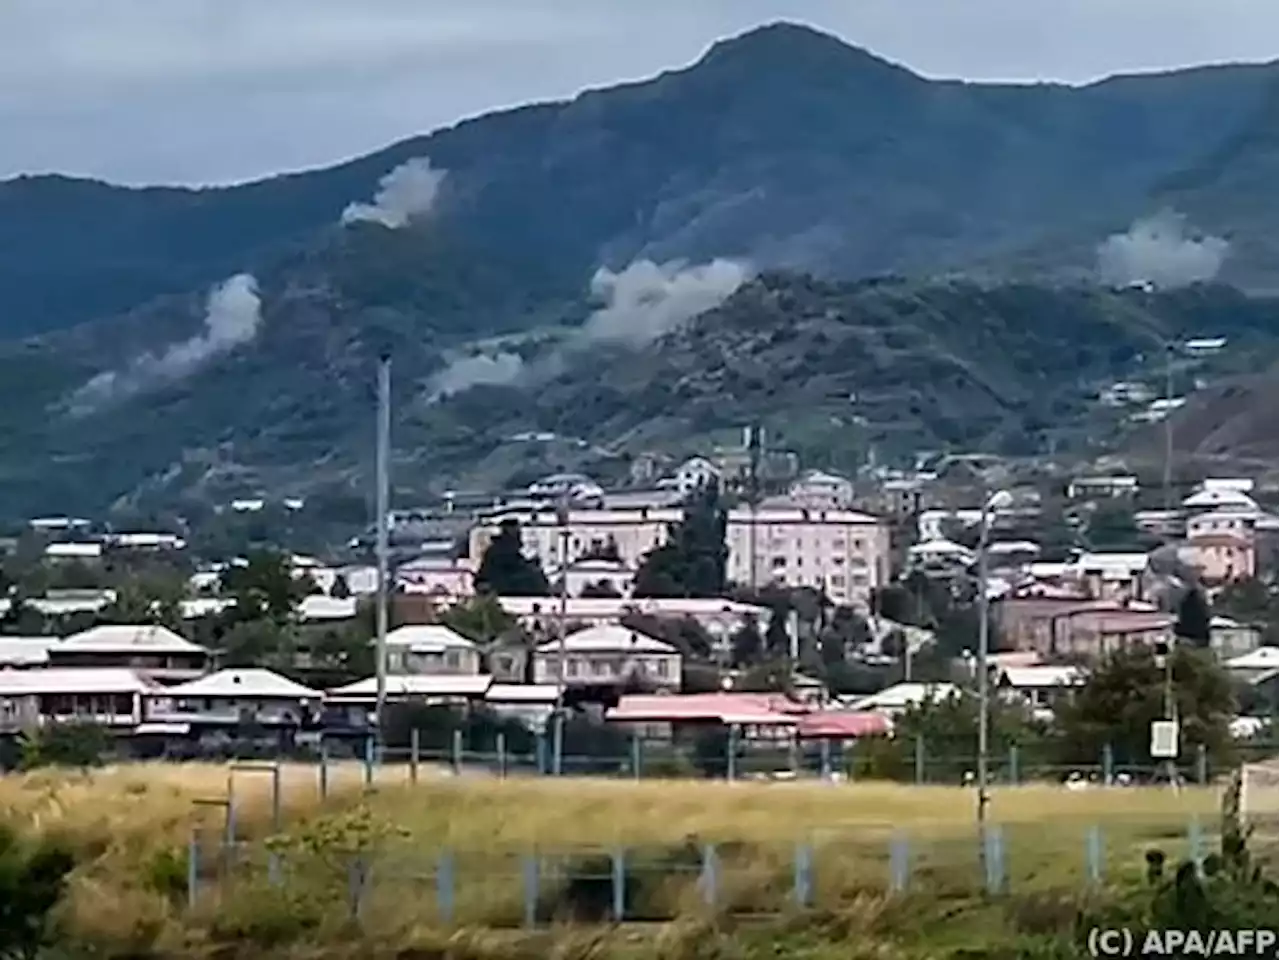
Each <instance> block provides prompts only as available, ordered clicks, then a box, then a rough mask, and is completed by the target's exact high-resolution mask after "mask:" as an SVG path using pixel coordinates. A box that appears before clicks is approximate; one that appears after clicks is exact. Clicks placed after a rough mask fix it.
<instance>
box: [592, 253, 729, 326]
mask: <svg viewBox="0 0 1280 960" xmlns="http://www.w3.org/2000/svg"><path fill="white" fill-rule="evenodd" d="M751 276H752V270H751V268H750V267H749V266H748V265H747V264H745V263H742V262H740V261H736V260H722V259H719V258H717V259H715V260H712V261H711V262H709V263H700V264H694V265H692V266H690V265H688V264H687V263H685V262H684V261H680V260H671V261H668V262H666V263H654V262H653V261H652V260H635V261H633V262H632V263H630V264H628V265H627V267H626V268H625V269H623V270H622V271H620V272H617V273H615V272H614V271H612V270H610V269H608V268H607V267H601V268H600V269H599V270H597V271H596V272H595V276H593V277H592V278H591V293H592V295H593V296H595V297H597V298H598V299H601V300H604V301H605V303H604V306H602V307H601V308H600V309H598V310H596V311H595V312H594V313H593V314H591V316H590V317H589V318H588V319H587V322H586V323H585V324H583V327H582V333H581V334H580V335H579V337H578V342H577V343H576V344H574V346H575V347H580V346H583V345H586V344H590V343H601V342H605V343H619V344H625V345H628V346H643V345H644V344H646V343H649V342H650V341H652V340H656V339H658V338H659V337H661V336H663V335H664V334H667V333H670V332H671V331H672V330H674V329H676V328H677V327H679V326H680V325H682V324H684V323H686V322H687V321H689V320H691V319H692V318H694V317H696V316H697V315H698V314H700V313H706V312H707V311H708V310H711V309H713V308H715V307H718V306H719V305H720V304H722V303H724V301H725V300H727V299H729V297H731V296H732V295H733V294H734V292H735V291H736V290H737V289H738V288H739V287H740V286H742V285H743V284H744V283H746V282H747V281H748V280H750V279H751Z"/></svg>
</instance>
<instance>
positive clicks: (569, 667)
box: [565, 658, 578, 677]
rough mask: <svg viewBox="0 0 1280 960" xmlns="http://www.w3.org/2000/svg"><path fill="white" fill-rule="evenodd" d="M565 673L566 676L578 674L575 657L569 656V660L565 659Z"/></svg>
mask: <svg viewBox="0 0 1280 960" xmlns="http://www.w3.org/2000/svg"><path fill="white" fill-rule="evenodd" d="M565 674H566V675H567V676H570V677H576V676H577V675H578V661H577V659H575V658H570V659H569V660H567V661H566V663H565Z"/></svg>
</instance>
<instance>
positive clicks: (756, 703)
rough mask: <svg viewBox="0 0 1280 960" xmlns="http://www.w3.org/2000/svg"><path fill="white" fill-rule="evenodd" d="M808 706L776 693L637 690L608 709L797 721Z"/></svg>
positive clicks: (639, 717)
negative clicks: (676, 692) (642, 691)
mask: <svg viewBox="0 0 1280 960" xmlns="http://www.w3.org/2000/svg"><path fill="white" fill-rule="evenodd" d="M808 709H809V708H808V707H805V706H804V705H802V704H798V703H795V702H793V701H791V700H788V699H787V698H786V697H783V696H780V695H778V694H774V693H692V694H683V695H681V694H667V695H661V694H635V695H630V696H624V697H623V698H622V699H621V700H620V701H619V702H618V705H617V706H616V707H614V708H613V709H611V710H610V711H609V712H608V715H607V718H608V719H609V720H619V721H654V722H663V721H677V720H690V721H693V720H714V721H719V722H720V723H743V724H765V723H794V722H795V716H796V715H797V714H803V713H807V712H808Z"/></svg>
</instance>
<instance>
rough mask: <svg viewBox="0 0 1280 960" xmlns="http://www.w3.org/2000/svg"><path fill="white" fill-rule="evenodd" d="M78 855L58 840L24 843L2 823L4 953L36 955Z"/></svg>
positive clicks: (0, 947)
mask: <svg viewBox="0 0 1280 960" xmlns="http://www.w3.org/2000/svg"><path fill="white" fill-rule="evenodd" d="M74 868H75V858H74V857H73V856H72V855H71V853H70V851H69V850H67V849H66V847H65V846H63V845H62V844H61V843H60V842H59V841H57V840H56V839H54V838H52V837H49V836H44V835H41V836H40V837H39V838H38V839H36V840H35V841H33V842H32V843H23V842H22V839H21V838H20V837H19V835H18V832H17V830H16V829H15V828H13V827H11V826H9V825H8V824H5V823H0V957H6V958H13V960H35V958H36V957H38V956H41V955H42V952H43V950H44V948H45V947H46V946H47V945H48V942H49V940H50V934H51V930H50V920H51V917H52V915H53V912H54V908H55V907H57V906H58V904H59V902H60V901H61V900H62V894H63V891H64V890H65V889H66V885H67V880H68V879H69V878H70V876H71V871H72V870H73V869H74Z"/></svg>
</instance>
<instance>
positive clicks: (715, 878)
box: [699, 843, 720, 910]
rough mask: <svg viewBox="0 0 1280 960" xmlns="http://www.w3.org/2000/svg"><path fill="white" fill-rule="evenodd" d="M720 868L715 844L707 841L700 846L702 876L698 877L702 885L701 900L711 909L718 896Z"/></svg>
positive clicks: (714, 906) (714, 905)
mask: <svg viewBox="0 0 1280 960" xmlns="http://www.w3.org/2000/svg"><path fill="white" fill-rule="evenodd" d="M719 874H720V870H719V861H718V860H717V857H716V845H715V844H714V843H708V844H707V845H706V846H704V847H703V848H702V876H701V877H700V878H699V880H700V885H701V887H702V902H703V903H705V904H706V905H707V906H708V907H710V908H711V909H712V910H714V909H715V908H716V904H717V902H718V901H719V897H720V889H719V887H720V876H719Z"/></svg>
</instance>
